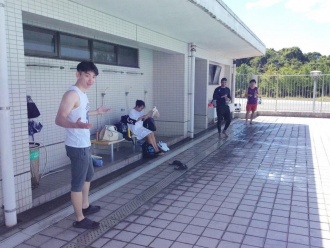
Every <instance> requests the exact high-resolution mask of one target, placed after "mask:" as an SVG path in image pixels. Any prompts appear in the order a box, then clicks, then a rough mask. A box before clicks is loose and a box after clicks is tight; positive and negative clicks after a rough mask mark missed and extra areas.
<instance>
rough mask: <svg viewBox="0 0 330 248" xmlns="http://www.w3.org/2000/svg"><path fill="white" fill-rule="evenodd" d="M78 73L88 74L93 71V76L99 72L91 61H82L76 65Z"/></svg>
mask: <svg viewBox="0 0 330 248" xmlns="http://www.w3.org/2000/svg"><path fill="white" fill-rule="evenodd" d="M77 71H78V72H89V71H93V72H94V74H95V76H97V75H99V70H98V69H97V67H96V65H95V64H94V63H93V62H91V61H82V62H80V63H79V64H78V65H77Z"/></svg>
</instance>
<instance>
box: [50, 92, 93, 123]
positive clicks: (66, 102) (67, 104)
mask: <svg viewBox="0 0 330 248" xmlns="http://www.w3.org/2000/svg"><path fill="white" fill-rule="evenodd" d="M79 104H80V103H79V96H78V94H77V93H76V92H74V91H68V92H66V93H65V94H64V95H63V98H62V101H61V104H60V107H59V108H58V111H57V115H56V118H55V124H56V125H58V126H61V127H64V128H83V129H89V128H91V127H92V126H93V125H92V124H89V123H83V122H81V118H79V119H78V120H77V121H76V122H70V121H69V120H68V115H69V114H70V112H71V110H73V109H74V108H76V107H77V106H79Z"/></svg>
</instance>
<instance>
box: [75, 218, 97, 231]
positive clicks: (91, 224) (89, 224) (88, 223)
mask: <svg viewBox="0 0 330 248" xmlns="http://www.w3.org/2000/svg"><path fill="white" fill-rule="evenodd" d="M99 226H100V223H99V222H96V221H92V220H90V219H88V218H85V219H83V220H81V221H75V222H73V227H75V228H84V229H95V228H98V227H99Z"/></svg>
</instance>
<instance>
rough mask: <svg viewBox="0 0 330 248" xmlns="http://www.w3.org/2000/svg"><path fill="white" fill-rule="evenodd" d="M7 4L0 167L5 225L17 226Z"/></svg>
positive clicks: (0, 59)
mask: <svg viewBox="0 0 330 248" xmlns="http://www.w3.org/2000/svg"><path fill="white" fill-rule="evenodd" d="M5 23H6V21H5V2H4V0H0V44H1V45H0V64H1V66H0V88H1V91H0V137H1V139H0V142H1V143H0V158H1V160H0V166H1V174H2V191H3V205H4V213H5V224H6V226H7V227H11V226H14V225H16V224H17V215H16V197H15V195H16V193H15V179H14V163H13V153H12V139H11V123H10V106H9V90H8V65H7V59H8V58H7V41H6V37H7V36H6V27H5Z"/></svg>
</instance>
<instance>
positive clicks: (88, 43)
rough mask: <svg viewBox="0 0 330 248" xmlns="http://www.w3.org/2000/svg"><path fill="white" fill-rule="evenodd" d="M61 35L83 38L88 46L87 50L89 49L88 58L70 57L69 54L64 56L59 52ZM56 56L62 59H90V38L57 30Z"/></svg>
mask: <svg viewBox="0 0 330 248" xmlns="http://www.w3.org/2000/svg"><path fill="white" fill-rule="evenodd" d="M61 35H66V36H70V37H74V38H79V39H84V40H87V47H88V51H89V58H88V59H82V58H78V57H71V56H65V55H62V54H61V43H62V41H61ZM58 58H59V59H63V60H74V61H76V60H78V61H81V60H87V61H92V55H91V39H89V38H86V37H82V36H78V35H74V34H68V33H63V32H58Z"/></svg>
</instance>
